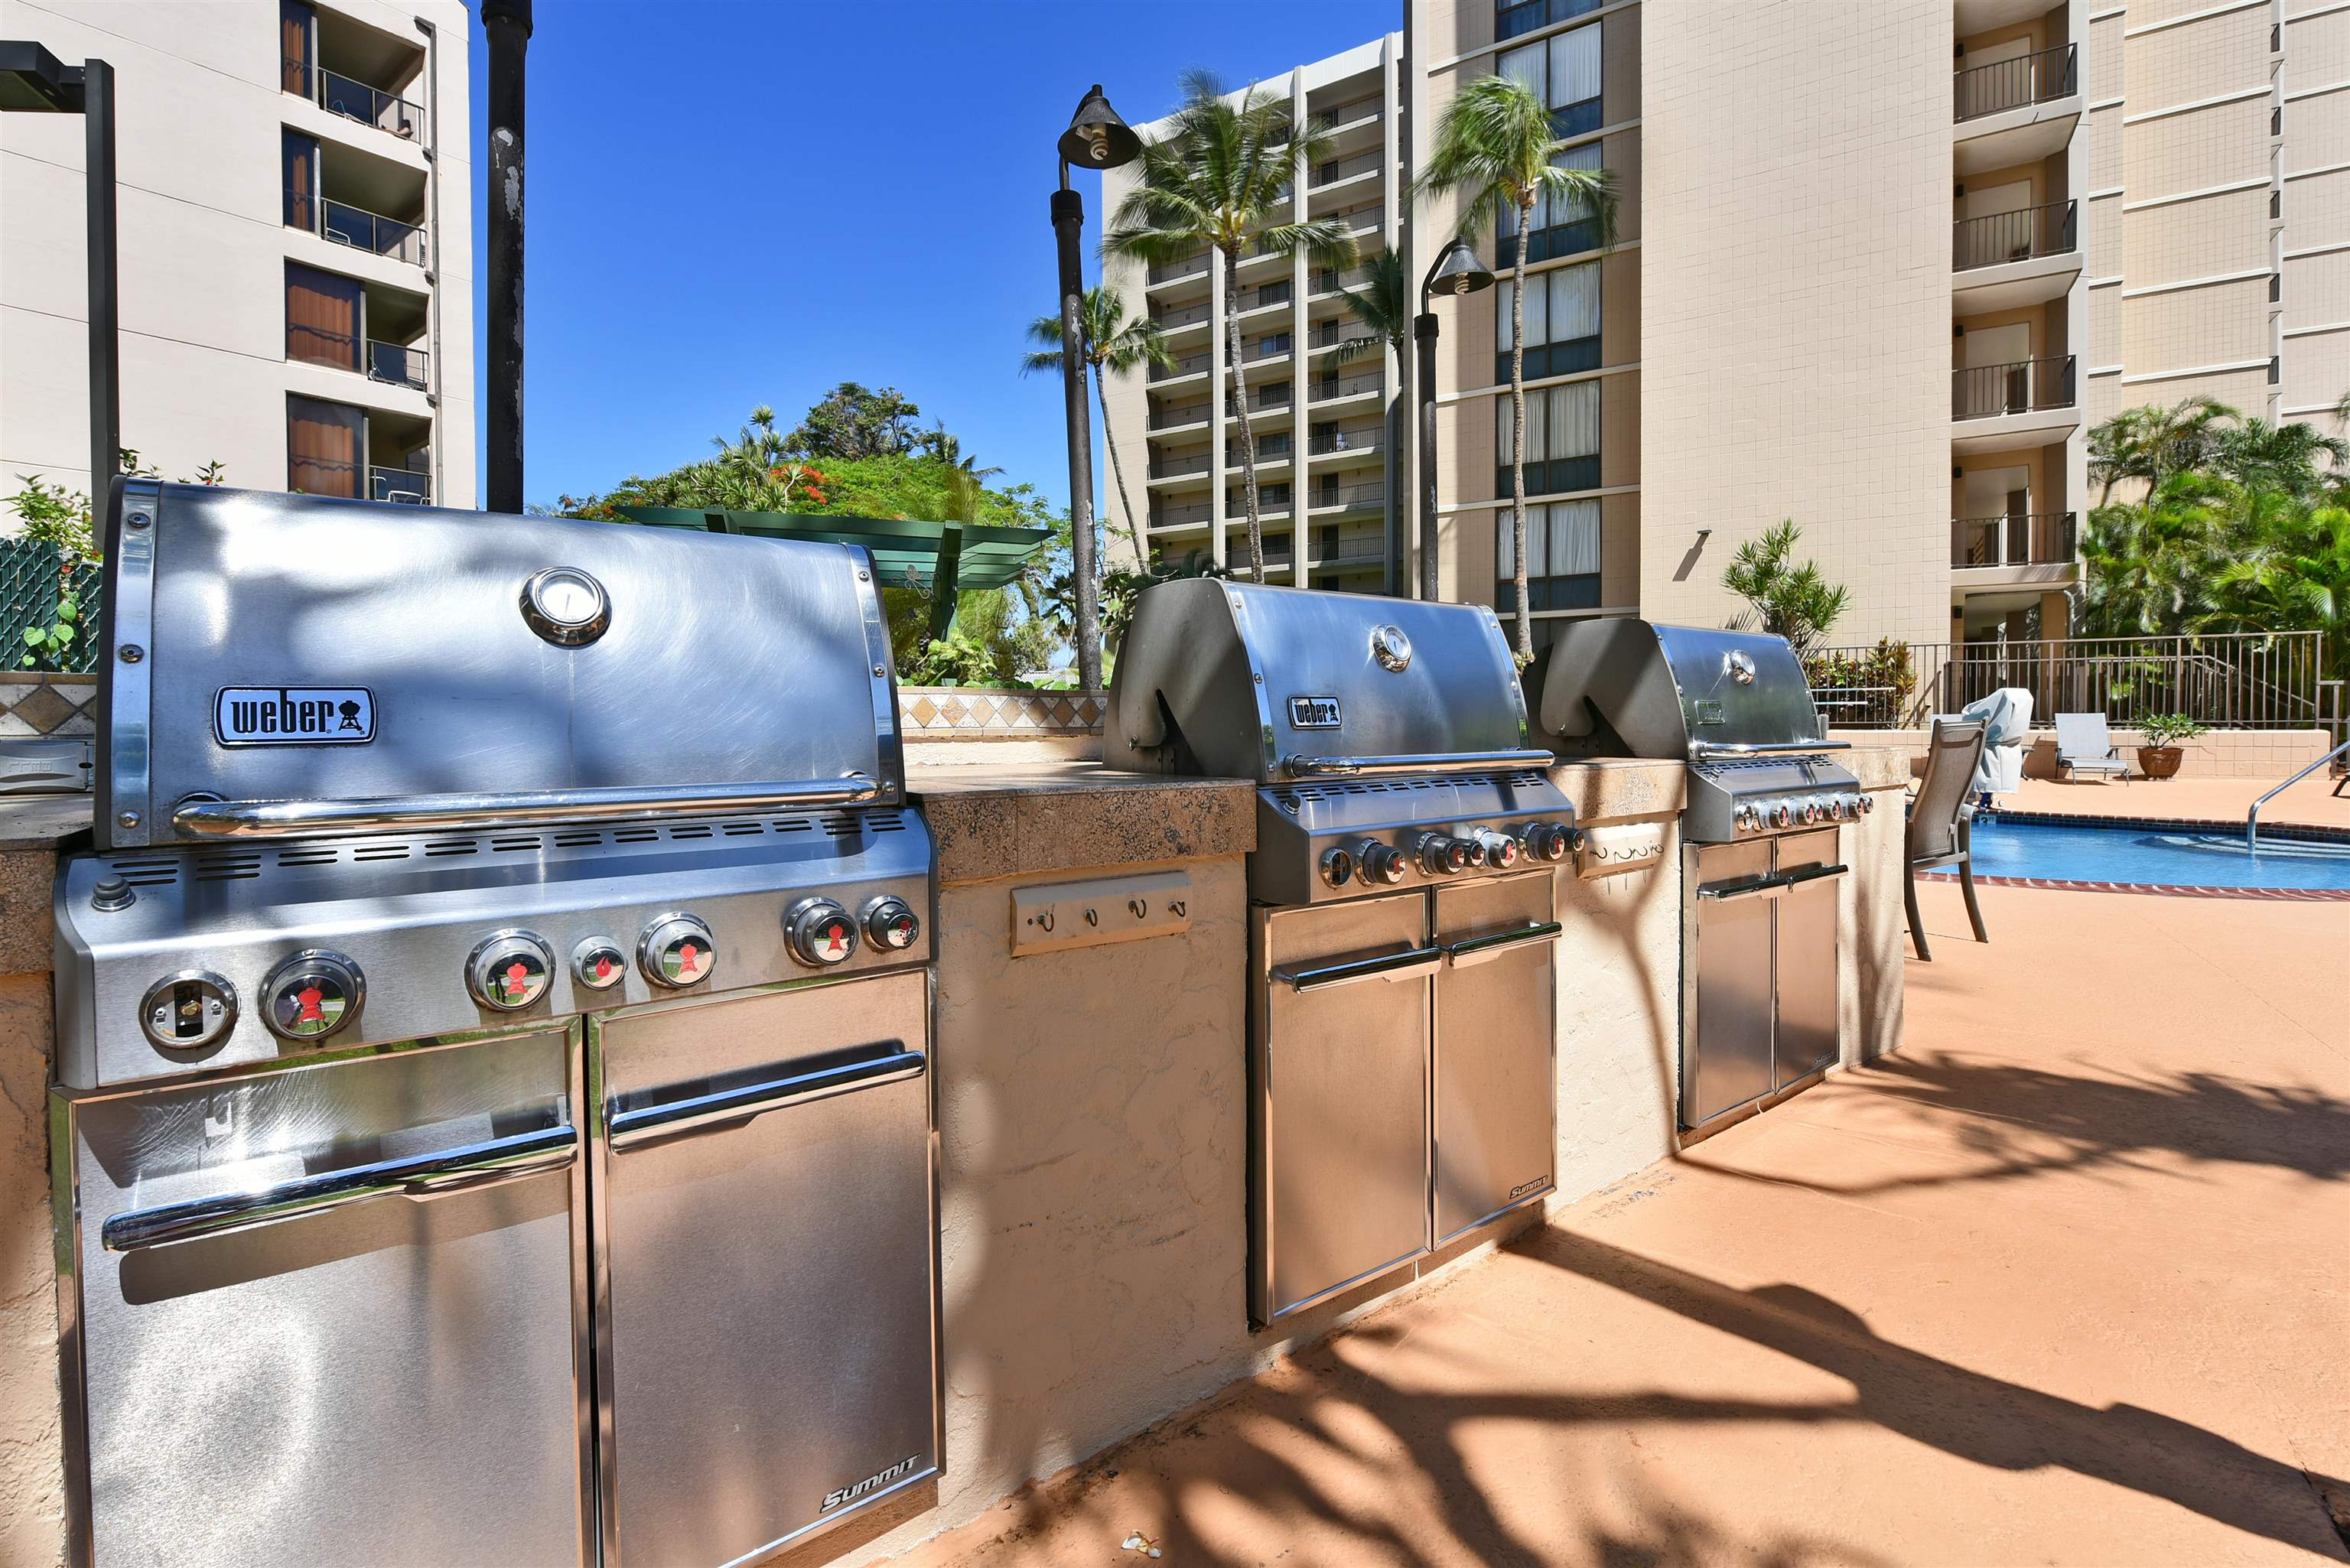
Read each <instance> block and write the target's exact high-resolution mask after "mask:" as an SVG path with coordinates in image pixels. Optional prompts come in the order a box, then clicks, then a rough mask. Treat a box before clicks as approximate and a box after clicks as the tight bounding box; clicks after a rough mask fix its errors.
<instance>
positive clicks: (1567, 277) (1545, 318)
mask: <svg viewBox="0 0 2350 1568" xmlns="http://www.w3.org/2000/svg"><path fill="white" fill-rule="evenodd" d="M1513 287H1514V285H1513V283H1512V282H1511V281H1510V280H1509V279H1508V278H1503V280H1502V281H1501V284H1500V286H1497V287H1496V288H1495V289H1494V290H1493V342H1494V343H1495V344H1496V345H1497V347H1496V348H1494V350H1493V379H1494V380H1496V381H1506V380H1508V379H1510V294H1511V290H1512V289H1513ZM1525 331H1526V341H1525V347H1526V379H1528V380H1529V381H1539V380H1541V379H1543V378H1544V377H1545V376H1570V375H1573V374H1574V373H1575V371H1577V370H1596V369H1599V264H1598V263H1597V262H1582V263H1578V264H1577V265H1574V266H1567V267H1560V268H1559V269H1558V270H1557V271H1555V272H1545V273H1536V274H1535V275H1533V276H1532V277H1529V278H1527V279H1526V323H1525Z"/></svg>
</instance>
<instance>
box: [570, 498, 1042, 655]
mask: <svg viewBox="0 0 2350 1568" xmlns="http://www.w3.org/2000/svg"><path fill="white" fill-rule="evenodd" d="M616 510H618V511H619V514H620V515H621V516H623V517H626V518H627V519H629V521H630V522H631V523H644V524H650V525H651V526H653V527H656V528H698V529H700V530H702V532H704V533H707V534H747V535H753V536H754V537H756V538H761V539H813V540H816V541H817V542H819V543H822V544H827V545H860V546H862V547H863V548H865V549H867V550H869V551H871V552H872V553H873V565H874V567H875V569H876V570H878V571H879V573H880V574H881V581H882V583H883V584H884V585H885V586H887V587H898V588H915V589H918V590H920V591H922V592H925V593H928V594H929V595H930V596H931V632H930V634H931V639H932V640H933V641H936V640H938V639H941V638H943V637H945V636H946V635H947V632H948V631H949V630H950V629H951V628H952V627H953V625H954V617H955V598H956V597H957V596H958V595H959V594H961V593H962V590H963V589H965V588H1000V587H1003V586H1004V585H1005V584H1006V583H1009V582H1011V581H1012V580H1013V579H1014V577H1017V576H1019V575H1020V570H1021V568H1022V567H1024V566H1026V565H1027V564H1028V563H1029V562H1031V561H1033V560H1035V558H1036V557H1037V556H1041V555H1043V554H1044V553H1045V548H1046V546H1047V545H1048V544H1049V543H1050V541H1051V539H1052V537H1053V531H1052V530H1051V529H1050V528H1003V527H997V526H994V525H993V524H979V523H928V522H918V521H916V520H914V519H912V518H908V517H828V516H819V515H816V514H807V513H798V512H719V511H707V510H703V509H701V508H696V507H682V506H622V507H619V508H616Z"/></svg>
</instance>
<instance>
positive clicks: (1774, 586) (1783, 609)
mask: <svg viewBox="0 0 2350 1568" xmlns="http://www.w3.org/2000/svg"><path fill="white" fill-rule="evenodd" d="M1803 536H1804V531H1803V530H1802V529H1800V528H1798V527H1796V526H1795V520H1794V518H1792V517H1788V518H1783V519H1781V520H1780V521H1779V522H1777V523H1775V524H1773V525H1772V526H1771V527H1769V528H1768V529H1765V530H1764V531H1763V536H1762V537H1761V538H1760V539H1749V540H1748V541H1746V543H1744V544H1743V545H1739V546H1738V554H1736V555H1735V556H1731V559H1730V565H1729V566H1726V567H1724V568H1723V569H1722V573H1721V586H1722V587H1725V588H1728V589H1729V590H1730V591H1731V593H1733V594H1736V595H1737V596H1738V597H1740V598H1742V599H1744V600H1745V601H1746V603H1747V605H1748V606H1749V607H1750V608H1751V611H1752V616H1751V624H1752V625H1754V626H1756V627H1757V628H1760V629H1762V630H1763V631H1767V632H1769V633H1770V634H1771V635H1772V636H1773V637H1783V638H1785V639H1787V640H1788V642H1789V643H1791V644H1793V645H1794V649H1795V651H1796V652H1797V653H1798V654H1802V653H1805V652H1808V651H1809V650H1810V649H1812V647H1813V646H1814V644H1816V643H1817V642H1818V641H1819V640H1820V639H1822V638H1824V637H1825V636H1826V635H1827V634H1828V631H1829V629H1830V628H1833V627H1834V626H1835V623H1836V622H1837V621H1838V620H1839V619H1841V618H1843V616H1844V612H1845V607H1846V605H1847V604H1848V603H1849V602H1850V600H1851V597H1852V595H1851V590H1849V589H1847V588H1846V587H1844V586H1843V585H1841V584H1835V583H1830V582H1829V581H1828V580H1827V579H1826V578H1825V576H1821V575H1820V568H1819V565H1818V563H1817V562H1814V561H1805V562H1804V563H1803V564H1802V565H1801V566H1798V565H1796V564H1795V545H1796V544H1797V543H1798V542H1799V541H1800V540H1801V539H1802V538H1803ZM1742 623H1745V621H1744V618H1742ZM1903 652H1904V654H1905V655H1906V654H1907V652H1908V650H1907V649H1904V650H1903Z"/></svg>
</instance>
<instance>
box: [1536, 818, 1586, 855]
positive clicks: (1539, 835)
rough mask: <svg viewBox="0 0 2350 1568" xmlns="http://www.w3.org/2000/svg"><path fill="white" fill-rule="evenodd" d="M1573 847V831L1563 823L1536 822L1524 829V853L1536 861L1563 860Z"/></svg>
mask: <svg viewBox="0 0 2350 1568" xmlns="http://www.w3.org/2000/svg"><path fill="white" fill-rule="evenodd" d="M1574 847H1575V829H1573V828H1571V827H1569V826H1566V825H1565V824H1564V823H1558V822H1537V823H1535V824H1534V826H1531V827H1529V828H1527V829H1526V853H1527V854H1528V855H1531V856H1533V857H1534V858H1535V859H1537V860H1554V861H1555V860H1564V859H1565V858H1566V852H1567V851H1568V850H1570V849H1572V848H1574Z"/></svg>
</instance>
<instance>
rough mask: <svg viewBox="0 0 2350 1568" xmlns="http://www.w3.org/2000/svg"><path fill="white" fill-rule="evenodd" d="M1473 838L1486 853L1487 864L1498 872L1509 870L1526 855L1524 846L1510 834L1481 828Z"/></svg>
mask: <svg viewBox="0 0 2350 1568" xmlns="http://www.w3.org/2000/svg"><path fill="white" fill-rule="evenodd" d="M1472 836H1473V837H1474V838H1475V840H1476V842H1477V845H1478V846H1479V847H1480V848H1482V849H1483V850H1484V851H1485V864H1486V865H1488V866H1491V867H1494V868H1495V869H1496V870H1500V871H1506V870H1508V869H1509V868H1510V867H1513V866H1515V865H1516V864H1517V863H1518V857H1519V856H1521V855H1523V854H1524V853H1525V846H1524V845H1523V844H1520V843H1519V842H1518V841H1517V840H1516V839H1514V838H1513V837H1511V836H1509V835H1508V834H1506V833H1496V832H1494V831H1493V830H1492V828H1490V827H1481V828H1479V829H1478V830H1477V831H1476V833H1475V834H1474V835H1472Z"/></svg>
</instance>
